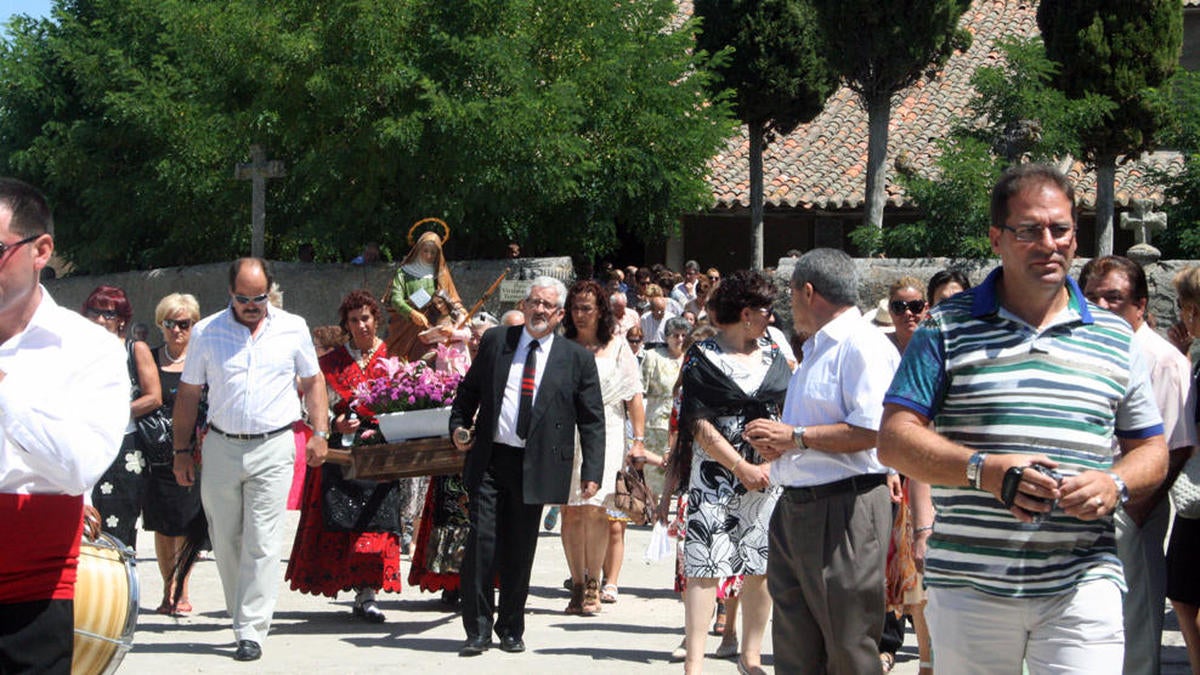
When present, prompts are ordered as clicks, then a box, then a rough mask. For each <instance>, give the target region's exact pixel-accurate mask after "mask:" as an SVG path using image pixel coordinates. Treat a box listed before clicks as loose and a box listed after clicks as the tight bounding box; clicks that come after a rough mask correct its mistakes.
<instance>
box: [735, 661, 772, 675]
mask: <svg viewBox="0 0 1200 675" xmlns="http://www.w3.org/2000/svg"><path fill="white" fill-rule="evenodd" d="M737 671H738V675H767V671H765V670H763V668H762V666H748V665H746V664H745V663H742V660H741V659H738V662H737Z"/></svg>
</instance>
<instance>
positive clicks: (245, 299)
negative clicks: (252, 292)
mask: <svg viewBox="0 0 1200 675" xmlns="http://www.w3.org/2000/svg"><path fill="white" fill-rule="evenodd" d="M233 299H234V300H237V301H238V303H239V304H243V305H248V304H250V303H252V302H253V303H254V304H256V305H261V304H263V303H264V302H266V301H267V294H266V293H263V294H262V295H256V296H254V297H253V298H251V297H249V296H246V295H238V294H236V293H235V294H234V295H233Z"/></svg>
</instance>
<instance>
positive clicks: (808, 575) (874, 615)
mask: <svg viewBox="0 0 1200 675" xmlns="http://www.w3.org/2000/svg"><path fill="white" fill-rule="evenodd" d="M890 503H891V498H890V496H889V493H888V488H887V486H886V485H883V484H879V485H878V486H877V487H874V488H871V489H870V490H868V491H866V492H862V493H855V492H846V493H842V494H837V495H834V496H828V497H822V498H819V499H816V500H814V501H807V502H804V501H800V500H798V499H794V498H793V495H791V494H789V493H788V492H785V493H784V494H783V496H781V497H780V498H779V502H778V503H777V504H776V505H775V512H774V513H773V514H772V515H771V527H770V541H769V545H768V554H767V555H768V559H767V588H768V589H769V590H770V591H771V597H772V599H773V600H774V610H773V620H772V624H771V635H772V636H773V637H774V644H775V670H776V672H780V673H789V675H792V674H795V675H808V674H812V675H861V673H873V672H879V638H880V633H881V632H882V628H883V621H881V618H882V616H883V612H884V607H885V597H884V586H883V585H884V566H885V564H886V559H887V548H888V538H889V537H888V535H889V533H890V532H891V528H892V522H891V518H890V517H889V516H890V515H891V509H890V507H889V505H890Z"/></svg>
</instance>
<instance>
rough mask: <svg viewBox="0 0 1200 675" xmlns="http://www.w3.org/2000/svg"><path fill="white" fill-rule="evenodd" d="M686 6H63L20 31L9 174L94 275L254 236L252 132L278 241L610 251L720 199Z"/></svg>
mask: <svg viewBox="0 0 1200 675" xmlns="http://www.w3.org/2000/svg"><path fill="white" fill-rule="evenodd" d="M674 12H675V6H674V3H672V2H671V1H670V0H636V1H634V2H629V3H619V4H616V5H605V4H604V3H576V2H569V1H568V0H494V1H487V2H485V1H483V0H470V1H464V2H452V3H445V2H437V1H434V0H407V1H405V2H384V1H382V0H360V1H358V2H342V3H307V2H299V1H297V0H278V1H275V2H265V1H262V0H219V1H218V0H59V2H58V4H57V5H56V8H55V12H54V17H55V22H53V23H52V22H48V21H31V20H27V19H17V20H15V21H13V22H11V23H10V24H9V26H8V36H7V37H6V38H5V39H3V40H2V41H0V163H2V164H3V166H0V170H3V171H4V172H5V173H9V174H12V175H17V176H21V177H23V178H25V179H27V180H29V181H30V182H33V183H35V184H37V185H39V186H41V187H42V188H44V189H45V190H46V191H47V192H48V193H49V195H50V196H51V198H52V200H53V201H54V203H55V208H56V220H57V221H58V223H59V233H60V237H59V240H60V250H63V251H64V253H65V254H66V256H67V257H68V258H69V259H70V260H72V261H73V262H75V263H76V264H77V265H79V266H80V267H81V268H83V269H84V270H87V271H94V272H102V271H111V270H120V269H128V268H144V267H151V266H159V265H176V264H194V263H201V262H210V261H218V260H226V259H229V258H230V257H232V256H235V255H238V254H242V253H244V252H245V251H247V250H248V248H249V244H248V242H249V236H250V234H249V221H250V214H249V205H250V199H249V197H250V189H249V185H248V184H247V183H245V182H239V181H235V180H233V164H234V163H235V162H237V161H246V160H247V159H248V148H249V145H250V144H252V143H259V144H262V145H263V146H264V147H265V148H266V149H267V153H268V156H269V158H271V159H281V160H283V161H284V162H285V164H286V167H287V176H286V177H285V178H281V179H275V180H273V181H270V182H268V199H267V237H268V238H267V255H268V256H269V257H276V258H286V257H291V256H292V254H293V251H294V249H295V247H296V246H297V245H298V244H299V243H301V242H304V241H310V242H314V243H316V245H317V248H318V255H325V256H330V257H334V258H335V259H344V258H345V257H346V256H347V255H348V254H349V253H351V252H353V251H355V250H357V249H358V248H359V247H360V246H361V244H362V243H363V242H365V241H369V240H374V241H379V242H380V243H382V244H383V245H384V247H385V248H386V249H390V250H391V251H393V252H394V253H399V252H402V251H403V250H405V249H407V244H405V243H404V237H405V234H406V232H407V230H408V226H409V225H410V224H411V223H412V222H414V221H415V220H418V219H419V218H422V217H426V216H438V217H441V218H444V219H445V220H447V221H448V222H449V223H451V225H452V227H453V228H454V237H453V239H452V240H451V246H453V247H455V253H456V254H457V255H462V256H471V255H487V254H488V253H491V252H494V251H497V250H499V249H500V248H501V246H502V244H503V243H504V242H506V241H509V240H516V241H519V242H520V243H521V244H522V246H523V248H524V250H525V251H527V252H530V253H535V254H536V253H540V252H555V253H567V252H570V253H574V254H583V255H588V254H598V253H602V252H604V251H606V250H609V249H611V248H613V247H614V246H615V245H616V243H617V241H616V229H617V227H618V225H619V224H621V225H623V226H625V227H628V228H630V229H631V230H633V231H635V232H637V233H639V234H640V235H642V236H644V237H655V236H661V235H663V234H665V233H667V232H669V231H671V230H672V229H673V228H674V227H675V226H676V219H677V217H678V214H679V213H682V212H685V211H688V210H694V209H698V208H702V207H704V206H707V205H708V202H709V201H710V200H711V196H710V194H709V192H708V188H707V185H706V184H705V181H704V176H705V163H706V162H707V160H708V159H709V158H710V157H711V156H712V155H713V154H714V153H715V151H716V149H717V148H718V147H719V145H720V143H721V142H722V141H723V139H725V138H726V137H727V136H728V134H729V133H730V131H731V119H730V112H729V104H728V102H726V101H723V100H720V99H717V100H713V99H712V98H711V97H709V96H708V95H707V93H706V85H707V82H708V79H709V77H710V76H709V75H708V72H709V71H708V63H707V59H706V58H705V57H703V56H701V55H695V54H693V53H692V49H691V48H692V47H693V45H694V30H693V28H692V25H691V24H685V25H684V26H683V27H682V28H679V29H672V28H671V25H672V19H673V14H674Z"/></svg>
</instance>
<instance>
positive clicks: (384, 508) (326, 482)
mask: <svg viewBox="0 0 1200 675" xmlns="http://www.w3.org/2000/svg"><path fill="white" fill-rule="evenodd" d="M402 496H403V495H401V493H400V483H399V482H398V481H394V480H393V481H388V482H386V483H380V482H379V481H373V480H349V479H347V478H346V477H345V476H343V475H342V467H340V466H337V465H335V464H324V465H322V466H321V516H322V518H323V520H324V521H325V529H326V530H328V531H330V532H399V531H400V502H401V498H402Z"/></svg>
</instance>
